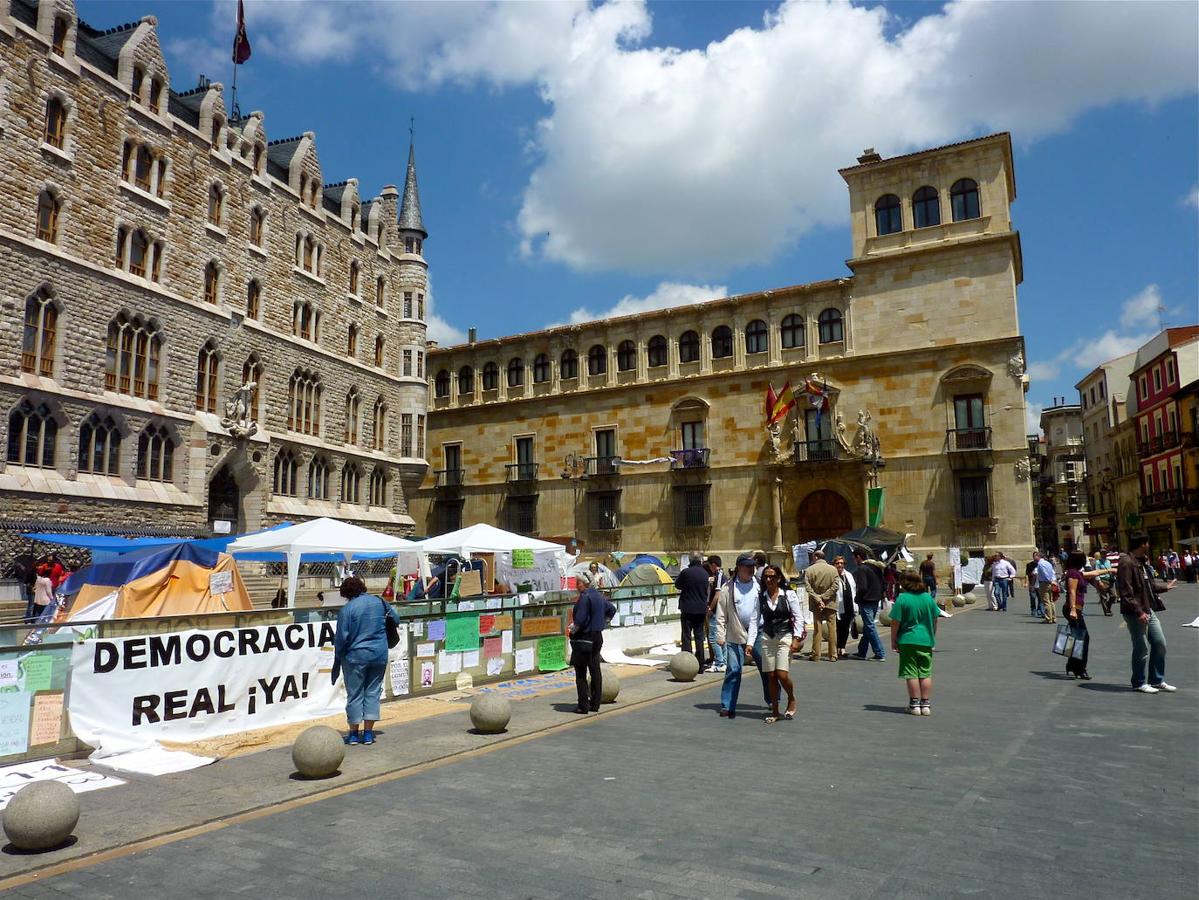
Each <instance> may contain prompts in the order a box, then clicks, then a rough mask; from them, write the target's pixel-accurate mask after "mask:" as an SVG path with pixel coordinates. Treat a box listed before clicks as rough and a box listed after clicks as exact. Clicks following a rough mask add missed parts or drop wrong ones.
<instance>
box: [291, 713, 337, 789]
mask: <svg viewBox="0 0 1199 900" xmlns="http://www.w3.org/2000/svg"><path fill="white" fill-rule="evenodd" d="M345 758H346V744H345V741H344V740H343V739H342V736H341V733H340V732H338V731H337V730H336V729H333V728H330V727H329V726H328V725H313V726H312V727H311V728H306V729H304V731H302V732H301V733H300V736H299V737H298V738H296V742H295V743H294V744H292V745H291V761H292V763H293V764H294V765H295V767H296V771H297V772H299V773H300V774H301V775H303V776H304V777H305V778H328V777H329V776H330V775H333V774H335V773H336V772H337V769H338V767H339V766H340V765H341V763H342V760H344V759H345Z"/></svg>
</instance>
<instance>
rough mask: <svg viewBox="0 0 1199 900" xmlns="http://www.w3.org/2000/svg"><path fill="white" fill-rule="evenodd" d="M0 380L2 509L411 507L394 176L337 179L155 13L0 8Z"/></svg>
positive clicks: (411, 198) (415, 439)
mask: <svg viewBox="0 0 1199 900" xmlns="http://www.w3.org/2000/svg"><path fill="white" fill-rule="evenodd" d="M0 59H2V61H3V66H2V67H0V195H2V197H3V200H2V201H0V268H2V270H3V274H2V275H0V295H2V306H0V328H2V337H0V398H2V401H3V404H4V409H5V415H4V416H3V417H0V422H2V425H0V427H3V428H4V429H5V434H4V444H5V446H6V448H7V453H6V455H5V458H4V460H3V461H2V462H0V494H2V496H3V504H4V520H5V521H6V522H7V523H8V525H9V527H10V528H13V527H27V525H29V524H35V525H38V526H46V525H51V526H53V525H62V526H65V527H83V528H86V527H89V526H91V527H103V528H105V529H112V530H117V531H122V532H138V531H144V530H147V529H159V530H166V531H172V532H176V533H180V532H191V533H203V532H207V531H210V530H213V529H215V530H217V531H223V530H226V529H228V530H232V531H238V530H250V529H254V528H258V527H262V526H266V525H270V524H272V523H277V522H280V521H283V520H288V519H290V520H297V519H302V518H305V517H311V516H317V515H334V516H339V517H341V518H346V519H351V520H355V521H358V522H361V523H364V524H368V525H370V526H373V527H378V528H382V529H384V530H389V531H393V532H407V531H410V530H411V529H412V524H413V522H412V519H411V517H410V516H409V513H408V502H407V498H408V496H409V494H410V493H411V491H412V490H414V489H415V487H416V486H418V485H419V483H420V481H421V479H422V478H423V477H424V474H425V470H426V468H427V466H426V463H425V461H424V458H423V457H424V445H423V440H424V428H425V421H424V420H425V413H426V408H427V404H426V400H427V395H428V390H427V384H426V380H425V373H424V352H425V347H426V343H425V321H424V312H425V311H424V308H423V307H424V295H425V290H426V278H427V276H426V264H425V260H424V258H423V255H422V252H423V249H422V244H423V241H424V240H425V238H426V237H427V234H426V232H425V229H424V226H423V224H422V220H421V213H420V204H419V197H418V193H417V183H416V171H415V163H414V157H413V153H412V149H411V148H409V157H408V168H407V175H406V181H405V185H404V191H403V195H402V196H401V194H400V192H399V191H397V190H396V189H395V188H394V187H391V186H388V187H384V188H383V189H382V191H381V192H380V194H379V196H377V197H374V198H371V197H368V196H366V195H364V194H361V193H360V191H359V186H358V183H357V181H356V180H355V179H352V178H351V179H349V180H346V181H342V182H338V183H335V184H330V183H328V182H327V181H326V179H325V177H324V174H323V172H322V169H321V163H320V159H319V157H318V155H317V146H316V139H315V136H314V135H313V133H312V132H305V133H303V134H301V135H298V136H294V137H281V138H278V139H275V140H268V134H267V129H266V120H265V116H264V115H263V113H261V112H251V113H250V114H249V115H247V116H245V117H243V118H240V119H237V120H234V118H233V111H232V110H229V109H227V108H226V102H225V94H224V91H223V90H222V87H221V85H220V84H216V83H207V82H202V83H201V84H200V85H199V86H198V87H195V88H193V89H191V90H186V91H178V90H176V89H175V88H174V87H173V86H172V84H171V80H170V74H169V73H168V71H167V68H166V65H165V64H164V62H163V56H162V51H161V48H160V43H159V36H158V33H157V29H156V21H155V19H154V18H153V17H146V18H143V19H142V20H141V21H139V22H133V23H131V24H128V25H123V26H120V27H117V28H110V29H108V30H99V29H95V28H92V27H90V26H89V25H87V24H86V23H84V22H81V21H79V20H78V17H77V15H76V12H75V8H74V4H73V2H72V0H11V6H10V5H9V4H5V9H4V11H3V12H0Z"/></svg>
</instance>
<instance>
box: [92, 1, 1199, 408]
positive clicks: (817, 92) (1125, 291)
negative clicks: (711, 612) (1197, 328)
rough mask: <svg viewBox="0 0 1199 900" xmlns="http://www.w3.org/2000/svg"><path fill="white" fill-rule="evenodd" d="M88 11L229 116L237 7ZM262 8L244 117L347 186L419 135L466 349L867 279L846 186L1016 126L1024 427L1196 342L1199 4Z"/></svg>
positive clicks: (387, 163)
mask: <svg viewBox="0 0 1199 900" xmlns="http://www.w3.org/2000/svg"><path fill="white" fill-rule="evenodd" d="M78 8H79V13H80V16H81V17H82V18H83V19H84V20H85V21H87V22H88V23H89V24H91V25H93V26H95V27H111V26H113V25H117V24H120V23H122V22H125V21H132V20H136V19H139V18H141V17H142V16H144V15H149V14H152V15H155V16H157V18H158V23H159V35H160V39H161V40H162V42H163V44H164V50H165V53H166V57H167V65H168V68H169V70H170V76H171V84H172V87H173V88H175V89H176V90H186V89H188V88H190V87H193V86H194V85H195V84H196V80H197V77H198V76H199V75H200V74H205V75H207V76H208V77H209V78H211V79H213V80H214V81H221V82H222V83H224V84H225V85H226V91H227V92H228V90H229V86H230V83H231V79H232V68H233V67H232V63H231V61H230V52H231V48H232V41H233V35H234V30H235V20H236V3H235V2H233V0H173V2H163V0H136V2H132V0H130V2H127V0H78ZM245 9H246V22H247V31H248V35H249V39H250V45H251V48H252V56H251V58H250V60H249V61H248V62H247V63H246V64H245V65H244V66H242V67H241V68H240V71H239V74H238V97H237V99H238V103H239V105H240V108H241V109H242V110H243V112H247V113H248V112H250V111H252V110H262V111H263V112H264V113H265V127H266V132H267V135H268V137H270V138H271V139H276V138H281V137H287V136H291V135H296V134H299V133H301V132H304V131H314V132H316V135H317V138H316V143H317V152H318V154H319V156H320V160H321V165H322V170H323V174H324V177H325V180H326V181H327V182H333V181H341V180H343V179H345V178H349V177H357V178H358V179H359V181H360V185H361V189H362V191H363V194H364V196H373V195H375V194H377V192H378V191H379V189H380V188H382V187H383V186H384V185H386V184H402V182H403V176H404V162H405V160H406V155H407V148H408V142H409V136H410V127H411V123H412V122H413V121H414V122H415V142H416V154H417V171H418V175H419V181H420V191H421V202H422V208H423V212H424V218H425V227H426V228H427V229H428V231H429V235H430V236H429V240H428V242H427V243H426V245H425V256H426V258H427V260H428V261H429V265H430V288H431V290H430V293H431V295H432V298H433V304H434V309H433V313H432V318H431V321H430V336H431V337H433V338H435V339H437V340H439V341H440V342H441V343H442V344H443V345H445V344H449V343H456V342H459V341H461V340H463V339H464V337H465V333H466V329H467V328H469V327H476V328H478V332H479V336H480V337H481V338H486V337H497V336H501V335H505V334H513V333H518V332H525V331H532V330H536V329H539V328H543V327H546V326H549V325H551V324H557V323H562V322H569V321H576V322H577V321H586V320H589V319H593V318H600V317H603V316H605V315H612V314H627V313H635V312H637V311H640V310H646V309H653V308H659V307H665V306H671V305H677V304H681V303H692V302H697V301H700V300H706V299H713V298H718V297H722V296H727V295H734V294H740V293H747V292H753V291H759V290H765V289H768V288H772V287H781V286H785V285H790V284H801V283H804V282H809V281H816V280H821V279H826V278H835V277H841V276H845V275H848V274H849V271H848V269H847V268H846V267H845V264H844V260H845V259H846V258H847V257H848V256H849V255H850V233H849V222H848V196H847V193H846V190H845V185H844V182H843V181H842V180H841V178H840V176H839V175H838V174H837V169H838V168H839V167H844V166H847V165H852V164H854V162H855V158H856V157H857V155H858V154H859V153H860V152H861V150H862V149H863V148H864V147H874V148H876V149H877V150H878V151H879V152H880V153H881V154H882V155H883V156H884V157H887V156H894V155H898V154H900V153H906V152H911V151H914V150H919V149H923V148H926V147H933V146H938V145H940V144H944V143H949V142H952V141H958V140H964V139H967V138H970V137H975V136H979V135H982V134H988V133H991V132H994V131H1010V132H1011V134H1012V140H1013V145H1014V152H1015V170H1016V184H1017V199H1016V202H1015V204H1014V205H1013V210H1012V216H1013V221H1014V223H1015V226H1016V227H1017V228H1018V229H1019V231H1020V235H1021V242H1022V249H1023V255H1024V283H1023V284H1022V285H1021V286H1020V288H1019V312H1020V325H1021V331H1022V333H1023V334H1024V335H1025V339H1026V346H1027V355H1028V364H1029V365H1028V368H1029V374H1030V377H1031V379H1032V385H1031V388H1030V390H1029V394H1028V400H1029V419H1030V430H1035V428H1034V425H1033V423H1035V421H1036V419H1037V417H1038V416H1039V412H1040V409H1041V408H1042V407H1043V406H1047V405H1052V403H1053V402H1054V398H1057V397H1063V396H1064V397H1067V398H1073V399H1076V397H1077V393H1076V391H1075V390H1074V387H1073V386H1074V384H1075V383H1076V382H1077V381H1078V380H1079V379H1080V378H1081V377H1082V376H1083V375H1085V374H1086V373H1087V372H1088V371H1090V370H1091V369H1092V368H1093V367H1094V366H1095V365H1097V364H1098V363H1100V362H1102V361H1104V360H1105V359H1108V358H1111V357H1114V356H1118V355H1120V354H1122V353H1126V352H1128V351H1130V350H1132V349H1135V348H1136V347H1137V346H1138V345H1139V344H1141V343H1143V342H1144V341H1145V340H1147V339H1148V338H1149V337H1151V336H1152V335H1153V334H1154V333H1156V332H1157V330H1158V329H1159V325H1162V324H1164V325H1167V326H1169V325H1179V324H1185V323H1193V322H1196V321H1199V300H1197V298H1199V250H1197V248H1199V97H1197V90H1199V85H1197V78H1199V74H1197V73H1199V4H1195V3H1190V2H1166V3H1159V2H1148V0H1147V2H1134V3H1122V2H1110V3H1091V2H1063V3H1059V2H1037V3H1032V2H1021V3H1017V2H964V3H963V2H951V3H947V4H940V3H917V2H910V3H883V4H880V3H877V2H866V3H854V4H848V3H825V2H816V0H813V2H773V3H762V2H754V0H747V2H720V0H713V2H671V3H657V2H650V3H645V2H638V0H630V2H620V3H613V2H602V3H586V2H573V0H571V2H567V0H562V2H543V3H526V2H514V3H499V4H496V3H485V2H478V3H472V2H460V3H398V2H333V0H322V2H306V0H305V2H300V0H297V2H282V0H245ZM226 99H227V100H228V99H229V98H228V93H227V94H226ZM979 327H980V328H981V329H984V330H985V329H986V327H987V323H985V322H980V323H979Z"/></svg>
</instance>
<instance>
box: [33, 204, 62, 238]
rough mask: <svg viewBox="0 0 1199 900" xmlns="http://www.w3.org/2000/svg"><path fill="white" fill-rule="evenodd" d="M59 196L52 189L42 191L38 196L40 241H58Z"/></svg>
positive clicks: (38, 233) (38, 232)
mask: <svg viewBox="0 0 1199 900" xmlns="http://www.w3.org/2000/svg"><path fill="white" fill-rule="evenodd" d="M61 208H62V207H61V205H60V204H59V202H58V198H57V197H55V196H54V194H52V193H51V192H50V191H42V192H41V193H40V194H39V195H38V198H37V237H38V240H39V241H49V242H50V243H51V244H54V243H57V242H58V213H59V211H60V210H61Z"/></svg>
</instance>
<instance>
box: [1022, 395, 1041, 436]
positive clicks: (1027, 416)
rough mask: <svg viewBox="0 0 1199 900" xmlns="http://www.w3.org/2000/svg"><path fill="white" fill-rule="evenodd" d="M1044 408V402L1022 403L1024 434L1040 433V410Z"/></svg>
mask: <svg viewBox="0 0 1199 900" xmlns="http://www.w3.org/2000/svg"><path fill="white" fill-rule="evenodd" d="M1044 409H1045V404H1044V403H1025V404H1024V433H1025V434H1040V433H1041V412H1042V411H1043V410H1044Z"/></svg>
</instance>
